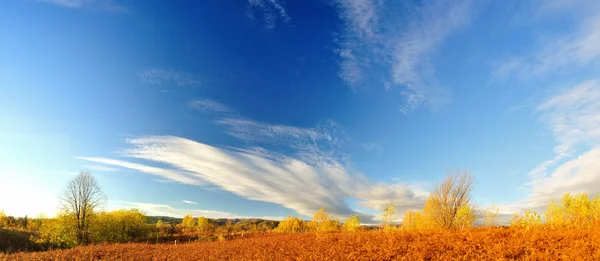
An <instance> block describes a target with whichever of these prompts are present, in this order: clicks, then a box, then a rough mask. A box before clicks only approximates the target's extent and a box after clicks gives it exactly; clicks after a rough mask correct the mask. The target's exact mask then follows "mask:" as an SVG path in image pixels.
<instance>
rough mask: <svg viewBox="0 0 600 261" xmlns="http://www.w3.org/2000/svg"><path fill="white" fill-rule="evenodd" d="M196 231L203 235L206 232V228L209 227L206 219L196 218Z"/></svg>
mask: <svg viewBox="0 0 600 261" xmlns="http://www.w3.org/2000/svg"><path fill="white" fill-rule="evenodd" d="M197 223H198V229H199V230H200V232H201V233H205V232H207V231H208V227H209V226H210V222H209V221H208V219H207V218H205V217H199V218H198V222H197Z"/></svg>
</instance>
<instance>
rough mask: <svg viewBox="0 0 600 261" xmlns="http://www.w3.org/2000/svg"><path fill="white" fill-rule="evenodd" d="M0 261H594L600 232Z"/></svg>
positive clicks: (108, 250)
mask: <svg viewBox="0 0 600 261" xmlns="http://www.w3.org/2000/svg"><path fill="white" fill-rule="evenodd" d="M0 260H600V230H597V229H584V230H582V229H571V228H549V227H538V228H535V229H527V228H514V227H513V228H509V227H493V228H471V229H466V230H455V231H452V230H419V231H416V230H398V231H361V232H323V233H319V232H309V233H274V232H271V233H264V234H263V233H257V235H255V236H248V234H247V235H246V236H244V237H241V236H239V235H238V236H237V237H235V238H227V239H224V240H218V241H213V242H192V243H178V244H175V243H173V242H171V243H164V244H146V243H128V244H101V245H90V246H77V247H74V248H72V249H65V250H51V251H46V252H31V253H24V252H21V253H14V254H10V255H6V254H0Z"/></svg>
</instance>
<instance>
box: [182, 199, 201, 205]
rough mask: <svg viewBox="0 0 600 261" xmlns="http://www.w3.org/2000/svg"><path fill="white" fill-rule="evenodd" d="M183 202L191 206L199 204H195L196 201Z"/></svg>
mask: <svg viewBox="0 0 600 261" xmlns="http://www.w3.org/2000/svg"><path fill="white" fill-rule="evenodd" d="M181 202H183V203H185V204H190V205H197V204H198V202H194V201H190V200H183V201H181Z"/></svg>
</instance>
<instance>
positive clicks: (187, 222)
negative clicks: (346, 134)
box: [181, 214, 196, 231]
mask: <svg viewBox="0 0 600 261" xmlns="http://www.w3.org/2000/svg"><path fill="white" fill-rule="evenodd" d="M195 224H196V222H195V221H194V218H193V217H192V215H190V214H187V215H185V217H183V220H181V226H182V227H183V229H185V230H187V231H192V230H193V229H194V227H195Z"/></svg>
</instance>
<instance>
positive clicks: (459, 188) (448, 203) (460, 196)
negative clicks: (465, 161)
mask: <svg viewBox="0 0 600 261" xmlns="http://www.w3.org/2000/svg"><path fill="white" fill-rule="evenodd" d="M472 190H473V176H471V173H469V172H468V171H458V172H455V173H454V174H452V173H448V175H447V176H446V178H445V179H444V180H443V181H442V183H441V184H438V185H437V186H436V187H435V189H434V190H433V191H432V192H431V195H430V197H429V198H430V201H431V202H430V203H431V205H430V207H431V211H430V212H431V213H430V215H431V217H430V218H431V221H432V222H433V223H434V224H435V226H436V227H439V228H454V227H455V225H456V224H455V221H456V216H457V213H458V212H459V209H461V207H472V206H471V191H472Z"/></svg>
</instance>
